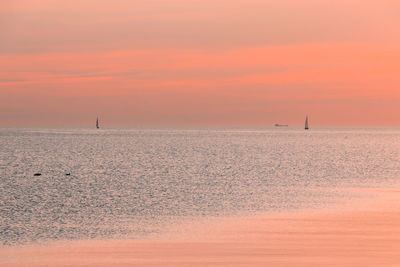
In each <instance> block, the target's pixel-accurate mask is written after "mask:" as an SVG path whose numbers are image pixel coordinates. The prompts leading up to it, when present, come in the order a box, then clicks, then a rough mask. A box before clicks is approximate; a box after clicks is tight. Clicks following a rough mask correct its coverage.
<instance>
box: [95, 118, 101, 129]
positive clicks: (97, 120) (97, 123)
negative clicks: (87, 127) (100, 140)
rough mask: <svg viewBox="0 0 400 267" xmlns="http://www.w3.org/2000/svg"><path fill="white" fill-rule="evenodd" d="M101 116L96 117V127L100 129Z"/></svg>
mask: <svg viewBox="0 0 400 267" xmlns="http://www.w3.org/2000/svg"><path fill="white" fill-rule="evenodd" d="M99 128H100V127H99V117H97V118H96V129H99Z"/></svg>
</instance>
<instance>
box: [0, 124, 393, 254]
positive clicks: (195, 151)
mask: <svg viewBox="0 0 400 267" xmlns="http://www.w3.org/2000/svg"><path fill="white" fill-rule="evenodd" d="M399 152H400V128H361V127H360V128H312V129H310V130H308V131H305V130H304V129H302V128H300V127H297V128H296V127H270V128H151V129H150V128H149V129H145V128H108V129H106V128H101V129H89V128H87V129H86V128H5V127H3V128H0V245H1V246H19V245H25V244H46V243H47V242H53V241H69V240H92V239H101V240H103V239H146V238H149V237H150V236H152V237H154V236H156V235H157V234H159V233H162V232H163V231H165V229H167V228H168V225H171V224H174V225H176V224H179V223H185V222H190V221H196V220H201V219H205V218H214V219H218V218H220V217H235V216H238V217H240V216H251V215H257V214H269V213H277V212H278V213H279V212H296V211H301V210H314V209H321V208H325V207H329V206H332V205H337V204H338V203H345V202H346V201H351V200H352V199H356V198H360V197H362V196H359V195H358V194H357V193H356V192H357V191H355V190H348V189H352V188H396V187H397V188H398V187H399V181H400V153H399ZM36 173H40V174H41V175H40V176H35V174H36Z"/></svg>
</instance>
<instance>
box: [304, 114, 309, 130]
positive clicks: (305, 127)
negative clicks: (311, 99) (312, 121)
mask: <svg viewBox="0 0 400 267" xmlns="http://www.w3.org/2000/svg"><path fill="white" fill-rule="evenodd" d="M304 129H305V130H308V115H307V116H306V123H305V125H304Z"/></svg>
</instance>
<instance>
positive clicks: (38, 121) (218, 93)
mask: <svg viewBox="0 0 400 267" xmlns="http://www.w3.org/2000/svg"><path fill="white" fill-rule="evenodd" d="M399 12H400V1H398V0H371V1H370V0H335V1H333V0H331V1H328V0H301V1H300V0H279V1H275V0H274V1H272V0H263V1H261V0H229V1H228V0H201V1H195V0H143V1H136V0H112V1H105V0H79V1H76V0H71V1H51V0H43V1H42V0H31V1H28V0H1V4H0V126H89V127H90V126H93V125H94V123H95V120H96V117H97V116H99V117H100V121H101V124H102V125H103V126H110V127H111V126H245V127H247V126H271V125H273V124H274V123H281V124H289V125H302V124H304V119H305V116H306V115H308V116H309V117H310V125H318V126H400V16H399V15H398V14H399Z"/></svg>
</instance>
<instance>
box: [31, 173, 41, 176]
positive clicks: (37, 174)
mask: <svg viewBox="0 0 400 267" xmlns="http://www.w3.org/2000/svg"><path fill="white" fill-rule="evenodd" d="M40 175H42V174H41V173H39V172H37V173H35V174H34V175H33V176H40Z"/></svg>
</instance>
